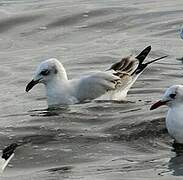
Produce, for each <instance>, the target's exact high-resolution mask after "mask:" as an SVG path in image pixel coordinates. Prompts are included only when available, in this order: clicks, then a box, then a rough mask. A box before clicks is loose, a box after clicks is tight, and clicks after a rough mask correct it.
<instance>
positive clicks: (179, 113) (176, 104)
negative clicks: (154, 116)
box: [150, 85, 183, 144]
mask: <svg viewBox="0 0 183 180" xmlns="http://www.w3.org/2000/svg"><path fill="white" fill-rule="evenodd" d="M162 105H167V106H168V107H169V108H168V113H167V116H166V127H167V130H168V133H169V134H170V136H172V138H174V139H175V141H176V143H180V144H183V86H182V85H173V86H171V87H169V88H168V89H167V90H166V92H165V93H164V95H163V97H162V99H161V100H160V101H158V102H156V103H155V104H153V105H152V106H151V108H150V109H151V110H153V109H156V108H158V107H160V106H162Z"/></svg>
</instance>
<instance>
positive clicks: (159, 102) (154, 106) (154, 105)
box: [150, 100, 168, 110]
mask: <svg viewBox="0 0 183 180" xmlns="http://www.w3.org/2000/svg"><path fill="white" fill-rule="evenodd" d="M167 102H168V100H166V101H163V100H160V101H158V102H156V103H154V104H153V105H152V106H151V108H150V110H154V109H157V108H159V107H160V106H163V105H166V103H167Z"/></svg>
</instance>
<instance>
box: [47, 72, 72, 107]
mask: <svg viewBox="0 0 183 180" xmlns="http://www.w3.org/2000/svg"><path fill="white" fill-rule="evenodd" d="M68 82H69V80H68V78H67V74H66V71H65V69H64V70H63V69H62V71H58V72H57V74H55V76H53V77H52V79H50V80H49V81H48V82H47V83H45V87H46V94H47V101H48V105H53V104H62V103H63V104H67V102H65V101H67V98H68V96H69V86H68V84H69V83H68Z"/></svg>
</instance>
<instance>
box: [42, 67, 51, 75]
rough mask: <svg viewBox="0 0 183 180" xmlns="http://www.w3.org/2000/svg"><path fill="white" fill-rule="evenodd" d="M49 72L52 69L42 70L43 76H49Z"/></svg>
mask: <svg viewBox="0 0 183 180" xmlns="http://www.w3.org/2000/svg"><path fill="white" fill-rule="evenodd" d="M49 73H50V71H49V70H48V69H46V70H43V71H41V72H40V74H41V75H43V76H47V75H48V74H49Z"/></svg>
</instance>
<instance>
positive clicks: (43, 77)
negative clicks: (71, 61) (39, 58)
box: [26, 58, 67, 92]
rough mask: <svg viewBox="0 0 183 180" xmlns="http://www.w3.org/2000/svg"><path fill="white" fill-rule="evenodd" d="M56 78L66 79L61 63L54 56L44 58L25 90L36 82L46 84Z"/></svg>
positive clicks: (28, 89)
mask: <svg viewBox="0 0 183 180" xmlns="http://www.w3.org/2000/svg"><path fill="white" fill-rule="evenodd" d="M56 79H60V80H66V79H67V74H66V71H65V69H64V67H63V65H62V64H61V63H60V62H59V61H58V60H57V59H55V58H52V59H48V60H45V61H43V62H42V63H40V65H39V66H38V67H37V69H36V71H35V74H34V76H33V79H32V80H31V81H30V82H29V83H28V84H27V86H26V92H28V91H30V90H31V89H32V88H33V87H34V86H35V85H36V84H38V83H43V84H45V85H46V84H48V83H49V82H51V81H53V80H56Z"/></svg>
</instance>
